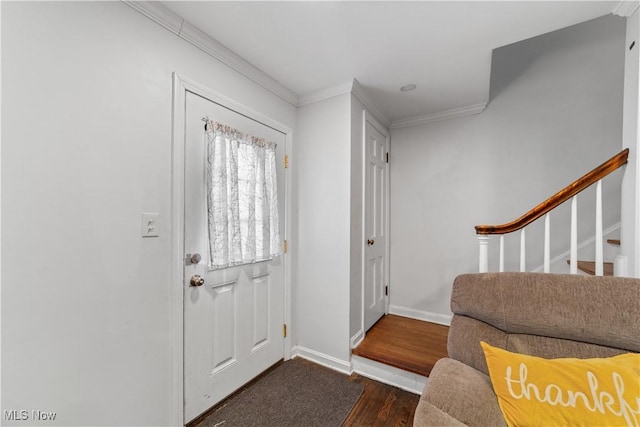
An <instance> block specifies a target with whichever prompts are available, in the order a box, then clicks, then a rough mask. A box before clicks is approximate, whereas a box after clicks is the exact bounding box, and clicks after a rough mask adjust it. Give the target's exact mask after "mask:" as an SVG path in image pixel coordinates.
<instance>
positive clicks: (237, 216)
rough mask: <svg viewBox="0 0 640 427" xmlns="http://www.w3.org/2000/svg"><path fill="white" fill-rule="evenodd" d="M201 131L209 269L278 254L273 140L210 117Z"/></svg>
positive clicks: (274, 145)
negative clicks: (204, 152)
mask: <svg viewBox="0 0 640 427" xmlns="http://www.w3.org/2000/svg"><path fill="white" fill-rule="evenodd" d="M206 135H207V206H208V224H209V268H211V269H220V268H226V267H230V266H234V265H241V264H249V263H254V262H259V261H265V260H269V259H272V258H273V257H275V256H278V255H280V254H281V253H282V249H281V243H280V230H279V221H278V185H277V179H276V144H274V143H271V142H267V141H265V140H264V139H261V138H256V137H252V136H250V135H245V134H243V133H242V132H240V131H238V130H237V129H233V128H230V127H229V126H225V125H223V124H220V123H217V122H211V121H209V122H208V123H207V131H206Z"/></svg>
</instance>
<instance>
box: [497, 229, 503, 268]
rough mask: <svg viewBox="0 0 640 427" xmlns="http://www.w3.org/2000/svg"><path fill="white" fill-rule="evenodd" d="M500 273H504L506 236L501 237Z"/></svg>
mask: <svg viewBox="0 0 640 427" xmlns="http://www.w3.org/2000/svg"><path fill="white" fill-rule="evenodd" d="M498 271H500V273H502V272H503V271H504V234H501V235H500V269H499V270H498Z"/></svg>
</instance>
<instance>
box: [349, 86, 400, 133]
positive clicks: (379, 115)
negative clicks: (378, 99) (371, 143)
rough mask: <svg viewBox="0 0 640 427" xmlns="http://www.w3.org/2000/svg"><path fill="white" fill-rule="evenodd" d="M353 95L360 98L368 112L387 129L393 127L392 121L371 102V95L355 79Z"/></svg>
mask: <svg viewBox="0 0 640 427" xmlns="http://www.w3.org/2000/svg"><path fill="white" fill-rule="evenodd" d="M351 93H352V94H353V95H354V96H355V97H356V98H358V100H359V101H360V102H362V104H363V105H364V106H365V108H366V109H367V110H369V112H370V113H371V114H372V115H373V116H374V117H375V118H376V119H377V120H378V121H379V122H380V123H381V124H382V125H383V126H384V127H385V128H387V129H389V126H391V120H389V119H388V118H387V116H386V115H385V114H384V113H383V112H382V111H380V110H379V109H378V108H377V107H376V105H375V104H374V103H373V102H372V101H371V98H369V95H368V94H367V92H366V91H365V89H364V88H363V87H362V85H361V84H360V82H359V81H358V80H356V79H353V87H352V89H351Z"/></svg>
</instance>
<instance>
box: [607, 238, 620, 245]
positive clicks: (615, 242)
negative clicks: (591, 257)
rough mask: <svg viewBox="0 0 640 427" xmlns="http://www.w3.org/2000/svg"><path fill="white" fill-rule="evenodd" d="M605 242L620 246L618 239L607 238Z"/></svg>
mask: <svg viewBox="0 0 640 427" xmlns="http://www.w3.org/2000/svg"><path fill="white" fill-rule="evenodd" d="M607 243H609V244H610V245H618V246H620V239H607Z"/></svg>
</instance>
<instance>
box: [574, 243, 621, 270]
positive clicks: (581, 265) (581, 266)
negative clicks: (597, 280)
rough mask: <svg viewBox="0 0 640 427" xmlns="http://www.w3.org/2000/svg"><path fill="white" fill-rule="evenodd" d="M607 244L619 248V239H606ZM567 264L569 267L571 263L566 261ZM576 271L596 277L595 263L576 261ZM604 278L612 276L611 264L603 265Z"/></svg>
mask: <svg viewBox="0 0 640 427" xmlns="http://www.w3.org/2000/svg"><path fill="white" fill-rule="evenodd" d="M607 243H608V244H610V245H614V246H620V239H607ZM567 264H569V265H571V261H570V260H567ZM578 270H580V271H582V272H584V273H587V274H588V275H590V276H595V275H596V262H595V261H578ZM603 275H604V276H613V263H612V262H605V263H604V274H603Z"/></svg>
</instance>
